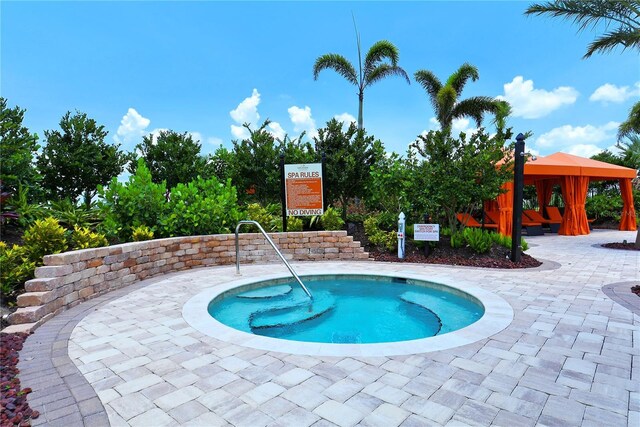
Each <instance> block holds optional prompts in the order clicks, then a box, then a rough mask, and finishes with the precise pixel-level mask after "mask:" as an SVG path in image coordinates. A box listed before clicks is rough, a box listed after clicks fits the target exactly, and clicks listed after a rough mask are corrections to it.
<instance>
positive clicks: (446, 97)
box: [435, 85, 458, 130]
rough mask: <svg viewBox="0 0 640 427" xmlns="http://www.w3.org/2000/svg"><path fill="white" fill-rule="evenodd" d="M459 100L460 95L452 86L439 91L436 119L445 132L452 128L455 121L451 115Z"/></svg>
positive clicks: (446, 86)
mask: <svg viewBox="0 0 640 427" xmlns="http://www.w3.org/2000/svg"><path fill="white" fill-rule="evenodd" d="M457 99H458V93H457V92H456V91H455V89H454V88H453V87H452V86H449V85H445V86H443V87H442V88H441V89H440V90H439V91H438V95H437V96H436V102H437V108H435V110H436V118H437V119H438V122H440V126H441V127H442V129H443V130H444V129H445V128H450V127H451V123H452V122H453V119H454V116H453V115H452V114H451V113H452V112H453V110H454V108H455V105H456V101H457Z"/></svg>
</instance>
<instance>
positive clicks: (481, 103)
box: [414, 63, 509, 133]
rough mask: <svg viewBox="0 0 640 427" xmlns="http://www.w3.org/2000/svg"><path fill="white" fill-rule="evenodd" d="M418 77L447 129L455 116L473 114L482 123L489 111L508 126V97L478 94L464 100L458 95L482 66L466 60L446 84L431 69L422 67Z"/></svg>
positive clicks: (447, 129)
mask: <svg viewBox="0 0 640 427" xmlns="http://www.w3.org/2000/svg"><path fill="white" fill-rule="evenodd" d="M414 77H415V79H416V81H417V82H418V83H420V85H421V86H422V87H423V88H424V89H425V90H426V91H427V94H428V95H429V98H430V100H431V104H432V105H433V109H434V110H435V113H436V119H437V120H438V122H439V123H440V127H441V128H442V130H443V131H445V132H447V133H448V132H450V131H451V125H452V123H453V120H454V119H459V118H462V117H471V118H472V119H473V120H474V121H475V122H476V124H477V125H478V127H480V126H481V124H482V117H483V116H484V114H485V113H492V114H496V115H498V117H497V119H498V121H499V123H497V124H499V125H501V126H503V127H504V117H503V114H505V115H508V112H509V106H508V104H507V103H506V102H505V101H496V100H495V99H493V98H490V97H488V96H474V97H471V98H467V99H464V100H462V101H460V100H459V99H458V98H459V97H460V94H461V93H462V90H463V89H464V86H465V84H466V83H467V80H469V79H471V80H472V81H476V80H478V77H479V75H478V69H477V68H476V67H474V66H473V65H471V64H468V63H465V64H462V66H460V68H458V70H457V71H456V72H454V73H453V74H451V76H449V78H448V79H447V82H446V83H445V84H442V82H441V81H440V80H439V79H438V77H436V75H435V74H433V72H431V71H429V70H418V71H416V73H415V75H414Z"/></svg>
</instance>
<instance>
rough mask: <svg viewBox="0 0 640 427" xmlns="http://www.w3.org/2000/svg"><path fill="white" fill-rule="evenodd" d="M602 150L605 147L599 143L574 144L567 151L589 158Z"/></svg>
mask: <svg viewBox="0 0 640 427" xmlns="http://www.w3.org/2000/svg"><path fill="white" fill-rule="evenodd" d="M602 150H603V148H600V147H598V146H597V145H593V144H576V145H572V146H571V147H570V148H569V149H568V150H567V153H568V154H573V155H574V156H580V157H587V158H589V157H591V156H593V155H595V154H598V153H599V152H601V151H602Z"/></svg>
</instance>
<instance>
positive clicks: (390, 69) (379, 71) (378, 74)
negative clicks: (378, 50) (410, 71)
mask: <svg viewBox="0 0 640 427" xmlns="http://www.w3.org/2000/svg"><path fill="white" fill-rule="evenodd" d="M389 76H399V77H404V79H405V80H406V81H407V83H409V84H411V80H409V76H408V75H407V72H406V71H405V70H404V69H402V68H401V67H398V66H396V67H394V66H393V65H389V64H380V65H378V66H377V67H376V68H374V69H373V70H372V71H371V72H370V73H369V74H365V76H364V78H365V81H364V87H367V86H370V85H372V84H374V83H376V82H378V81H380V80H382V79H384V78H386V77H389Z"/></svg>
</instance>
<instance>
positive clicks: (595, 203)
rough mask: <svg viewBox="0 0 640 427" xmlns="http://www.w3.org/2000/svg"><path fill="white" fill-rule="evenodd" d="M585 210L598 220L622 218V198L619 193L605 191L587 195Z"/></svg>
mask: <svg viewBox="0 0 640 427" xmlns="http://www.w3.org/2000/svg"><path fill="white" fill-rule="evenodd" d="M585 210H586V211H587V216H588V217H589V218H595V219H597V220H614V221H619V220H620V212H622V198H621V197H620V194H618V193H612V192H611V191H605V192H603V193H601V194H596V195H594V196H591V197H587V201H586V203H585Z"/></svg>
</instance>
